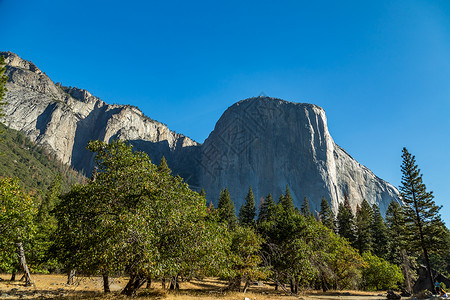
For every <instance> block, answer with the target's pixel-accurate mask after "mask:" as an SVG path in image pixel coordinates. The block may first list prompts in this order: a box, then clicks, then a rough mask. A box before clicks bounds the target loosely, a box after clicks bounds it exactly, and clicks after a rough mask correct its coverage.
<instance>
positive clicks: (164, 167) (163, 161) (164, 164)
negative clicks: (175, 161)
mask: <svg viewBox="0 0 450 300" xmlns="http://www.w3.org/2000/svg"><path fill="white" fill-rule="evenodd" d="M158 171H160V172H168V173H169V174H170V173H171V172H172V171H171V170H170V169H169V166H168V165H167V160H166V158H165V157H164V156H163V157H162V158H161V161H160V162H159V165H158Z"/></svg>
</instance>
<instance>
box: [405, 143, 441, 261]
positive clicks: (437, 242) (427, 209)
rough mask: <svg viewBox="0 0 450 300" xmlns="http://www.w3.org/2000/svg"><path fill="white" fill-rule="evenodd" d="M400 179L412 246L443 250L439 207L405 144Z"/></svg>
mask: <svg viewBox="0 0 450 300" xmlns="http://www.w3.org/2000/svg"><path fill="white" fill-rule="evenodd" d="M402 158H403V162H402V167H401V168H402V182H401V186H400V194H401V197H402V200H403V202H404V203H405V207H404V215H405V222H406V230H407V231H408V232H409V235H408V236H409V237H410V240H409V241H408V246H410V248H411V250H413V251H419V250H423V251H424V252H428V253H431V252H437V253H439V252H443V251H444V250H445V249H447V248H448V245H447V244H446V229H445V225H444V223H443V222H442V220H441V216H440V214H439V210H440V209H441V207H439V206H437V205H436V204H435V202H434V200H433V198H434V196H433V193H432V192H427V190H426V186H425V184H424V183H423V181H422V174H420V169H419V168H418V166H417V165H416V160H415V157H414V156H412V155H411V154H410V153H409V152H408V150H406V148H403V154H402Z"/></svg>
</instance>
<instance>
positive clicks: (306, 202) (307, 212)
mask: <svg viewBox="0 0 450 300" xmlns="http://www.w3.org/2000/svg"><path fill="white" fill-rule="evenodd" d="M300 211H301V213H302V215H303V216H305V217H307V218H309V217H312V216H313V214H312V212H311V208H310V207H309V200H308V197H305V198H304V199H303V203H302V206H301V209H300Z"/></svg>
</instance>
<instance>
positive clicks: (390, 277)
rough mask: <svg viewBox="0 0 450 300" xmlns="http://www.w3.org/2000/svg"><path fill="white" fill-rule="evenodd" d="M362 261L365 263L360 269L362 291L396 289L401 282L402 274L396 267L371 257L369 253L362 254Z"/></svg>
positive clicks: (376, 257)
mask: <svg viewBox="0 0 450 300" xmlns="http://www.w3.org/2000/svg"><path fill="white" fill-rule="evenodd" d="M363 260H364V262H365V263H366V265H365V266H364V267H363V268H362V283H361V287H362V288H363V289H365V290H370V291H379V290H389V289H397V288H398V283H401V282H403V279H404V278H403V274H402V272H401V271H400V268H399V267H398V266H396V265H394V264H391V263H389V262H388V261H386V260H384V259H382V258H380V257H378V256H376V255H372V253H370V251H368V252H364V253H363Z"/></svg>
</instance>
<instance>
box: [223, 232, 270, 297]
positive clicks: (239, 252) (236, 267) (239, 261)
mask: <svg viewBox="0 0 450 300" xmlns="http://www.w3.org/2000/svg"><path fill="white" fill-rule="evenodd" d="M231 236H232V237H231V248H230V250H231V252H230V256H229V260H230V271H231V272H230V276H229V278H230V284H229V287H228V288H229V289H231V290H238V291H241V290H242V291H243V292H244V293H245V292H246V291H247V288H248V287H249V285H250V283H251V282H253V281H255V280H257V279H265V278H267V276H268V275H269V274H270V272H269V268H268V267H265V266H262V265H261V264H262V259H261V256H260V255H259V251H260V250H261V244H262V242H263V239H262V238H261V236H259V235H258V234H257V233H255V231H254V230H253V229H252V228H251V227H240V226H238V227H237V228H236V230H235V231H233V232H232V233H231ZM242 281H244V283H245V285H244V288H242V289H241V282H242Z"/></svg>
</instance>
